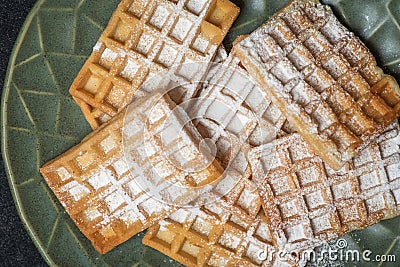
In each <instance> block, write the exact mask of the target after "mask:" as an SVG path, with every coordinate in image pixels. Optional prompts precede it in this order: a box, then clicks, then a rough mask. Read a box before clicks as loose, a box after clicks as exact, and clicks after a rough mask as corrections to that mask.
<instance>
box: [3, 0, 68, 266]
mask: <svg viewBox="0 0 400 267" xmlns="http://www.w3.org/2000/svg"><path fill="white" fill-rule="evenodd" d="M66 1H67V0H66ZM35 2H36V0H0V90H1V91H3V84H4V77H5V75H6V71H7V65H8V60H9V57H10V55H11V51H12V48H13V45H14V43H15V40H16V38H17V36H18V33H19V31H20V29H21V27H22V24H23V23H24V21H25V18H26V16H27V15H28V13H29V11H30V10H31V8H32V7H33V5H34V3H35ZM0 266H47V265H46V263H45V261H44V260H43V259H42V257H41V256H40V254H39V252H38V251H37V249H36V247H35V245H34V244H33V242H32V241H31V239H30V238H29V236H28V234H27V232H26V230H25V228H24V226H23V224H22V222H21V220H20V218H19V216H18V213H17V210H16V208H15V205H14V201H13V198H12V196H11V192H10V188H9V186H8V181H7V177H6V174H5V172H4V164H3V159H2V158H1V159H0Z"/></svg>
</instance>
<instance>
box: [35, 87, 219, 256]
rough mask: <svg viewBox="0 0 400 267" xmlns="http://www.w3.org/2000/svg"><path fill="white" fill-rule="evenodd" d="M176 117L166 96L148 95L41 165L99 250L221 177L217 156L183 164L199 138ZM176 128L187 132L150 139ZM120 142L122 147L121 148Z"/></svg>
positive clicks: (197, 156)
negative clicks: (204, 165) (201, 164)
mask: <svg viewBox="0 0 400 267" xmlns="http://www.w3.org/2000/svg"><path fill="white" fill-rule="evenodd" d="M154 103H156V105H154ZM152 109H153V110H152ZM149 110H152V112H151V113H150V114H147V113H149ZM147 115H149V116H147ZM147 118H148V119H147ZM167 118H169V119H168V120H167ZM170 122H174V123H172V124H168V123H170ZM181 122H182V118H180V117H179V114H178V113H174V112H172V111H171V103H170V100H167V99H166V98H161V96H160V95H159V94H156V95H151V96H149V97H146V98H144V99H142V100H141V102H140V103H137V106H135V109H134V110H132V111H130V112H129V113H128V115H126V116H125V114H124V113H121V114H120V115H118V116H117V117H115V118H114V119H113V120H112V121H111V122H110V123H109V124H108V125H107V126H106V127H104V128H102V129H99V131H96V132H94V133H92V134H91V135H90V136H89V137H87V138H86V139H85V140H84V141H83V142H82V143H81V144H79V145H78V146H76V147H74V148H72V149H71V150H69V151H68V152H66V153H65V154H63V155H62V156H60V157H58V158H56V159H55V160H53V161H51V162H49V163H48V164H46V165H45V166H44V167H43V168H42V169H41V173H42V175H43V177H44V178H45V179H46V182H47V183H48V184H49V186H50V188H51V189H52V190H53V192H54V193H55V195H56V196H57V198H58V199H59V200H60V202H61V204H62V205H63V206H64V207H65V209H66V210H67V212H68V213H69V214H70V216H71V217H72V219H73V220H74V222H75V223H76V224H77V226H78V227H79V229H80V230H81V231H82V232H83V233H84V234H85V235H86V236H87V237H88V238H89V239H90V240H91V241H92V242H93V245H94V247H95V248H96V249H97V250H98V251H99V252H101V253H105V252H107V251H109V250H110V249H112V248H113V247H115V246H116V245H118V244H120V243H122V242H124V241H125V240H127V239H129V238H130V237H132V236H133V235H135V234H136V233H138V232H140V231H142V230H144V229H146V228H147V227H149V226H150V225H151V224H153V223H154V222H156V221H157V220H160V219H162V218H165V217H167V216H168V215H169V214H170V213H172V212H173V211H174V210H176V209H178V207H176V206H175V205H171V204H177V205H178V206H179V205H180V206H181V205H184V204H187V203H188V202H190V201H192V200H194V199H195V198H196V197H197V196H198V195H199V194H200V193H201V192H202V190H206V189H203V188H199V189H197V188H193V187H192V186H193V185H194V186H196V185H198V184H197V183H199V184H200V183H203V182H204V183H208V182H212V181H213V180H215V179H217V178H219V177H220V175H221V169H220V167H219V164H218V163H216V162H212V163H211V164H210V165H209V166H208V167H207V168H204V169H202V170H200V171H198V172H195V171H193V172H192V171H188V169H187V168H186V169H185V166H186V165H191V164H194V165H196V164H197V163H198V162H204V161H206V158H205V156H204V155H202V154H201V152H200V151H199V150H198V148H197V147H196V142H193V141H194V140H199V136H196V135H191V132H195V129H194V127H193V126H190V125H186V126H184V125H182V123H181ZM124 123H125V124H124ZM164 123H166V125H164ZM123 126H125V127H127V128H126V129H125V128H123ZM189 127H193V129H189ZM143 128H144V129H145V130H146V131H148V132H149V133H151V134H146V131H144V130H141V129H143ZM182 128H184V129H187V130H186V131H183V133H182V132H181V134H180V135H174V136H173V138H169V139H168V140H166V139H163V140H164V149H161V147H160V146H159V145H160V144H159V143H158V144H157V143H156V142H154V140H161V139H162V138H163V133H165V132H170V131H171V130H174V129H175V131H177V132H179V131H181V130H182ZM122 129H124V131H123V130H122ZM126 133H129V135H126ZM123 134H124V138H126V141H123V140H122V139H123ZM197 134H198V133H197ZM142 135H143V136H144V137H143V136H142ZM146 136H147V137H146ZM167 137H171V136H170V135H168V136H167ZM149 138H152V139H151V140H150V139H149ZM167 141H168V142H167ZM126 142H127V143H129V144H130V146H129V150H124V149H123V143H124V144H127V143H126ZM178 144H179V145H178ZM178 146H179V147H178ZM165 149H166V150H165ZM177 151H182V153H179V152H177ZM168 155H173V156H171V159H172V158H173V159H174V160H175V161H180V162H181V163H182V164H181V165H179V166H176V165H173V164H171V162H170V161H168V160H166V159H165V156H167V157H168ZM177 186H178V187H177ZM150 193H151V194H150Z"/></svg>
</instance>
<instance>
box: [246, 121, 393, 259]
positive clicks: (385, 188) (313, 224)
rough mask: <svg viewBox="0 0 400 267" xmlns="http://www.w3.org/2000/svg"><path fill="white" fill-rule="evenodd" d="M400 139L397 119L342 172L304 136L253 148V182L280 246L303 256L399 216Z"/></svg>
mask: <svg viewBox="0 0 400 267" xmlns="http://www.w3.org/2000/svg"><path fill="white" fill-rule="evenodd" d="M399 140H400V135H399V125H398V123H397V122H396V123H393V124H392V125H390V126H389V127H388V128H387V129H386V131H385V132H384V133H383V134H382V135H381V136H380V137H379V138H378V139H377V140H376V141H374V142H372V143H371V144H370V146H368V148H366V149H365V150H363V151H362V152H361V154H360V155H358V156H356V157H355V158H354V159H353V160H352V162H350V163H348V164H346V165H345V166H344V167H343V168H342V169H340V170H338V171H334V170H333V169H331V168H330V167H329V166H328V165H327V164H325V163H323V161H322V160H321V158H320V157H318V156H316V155H315V154H313V153H312V152H311V150H310V148H309V146H308V145H307V143H306V142H305V141H304V139H303V138H302V137H301V136H300V135H299V134H292V135H288V136H286V137H282V138H280V139H277V140H276V141H275V142H274V143H271V144H268V145H264V146H260V147H258V148H255V149H254V150H252V151H251V153H250V162H251V166H252V170H253V181H254V182H255V184H256V186H257V188H258V189H259V193H260V197H261V199H262V202H263V207H264V210H265V212H266V215H267V216H268V218H269V219H270V221H271V227H272V232H273V236H274V237H275V238H276V241H277V244H278V246H279V248H280V249H281V250H286V251H289V252H293V251H295V252H298V253H299V254H298V255H300V253H301V251H302V250H304V249H313V248H314V247H316V246H319V245H321V244H322V243H324V242H327V241H330V240H333V239H335V238H337V237H339V236H341V235H344V234H346V233H348V232H350V231H352V230H355V229H363V228H366V227H368V226H370V225H372V224H375V223H377V222H379V221H380V220H383V219H388V218H391V217H394V216H397V215H399V214H400V147H399Z"/></svg>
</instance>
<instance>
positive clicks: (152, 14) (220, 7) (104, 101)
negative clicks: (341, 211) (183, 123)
mask: <svg viewBox="0 0 400 267" xmlns="http://www.w3.org/2000/svg"><path fill="white" fill-rule="evenodd" d="M238 14H239V8H237V7H236V6H235V5H234V4H232V3H231V2H230V1H229V0H189V1H186V0H179V1H178V0H176V1H175V0H153V1H143V0H140V1H133V0H123V1H122V2H121V3H120V4H119V6H118V8H117V10H116V11H115V12H114V14H113V16H112V18H111V20H110V22H109V24H108V26H107V27H106V29H105V30H104V32H103V33H102V35H101V36H100V39H99V40H98V42H97V44H96V46H95V47H94V49H93V52H92V54H91V56H90V57H89V59H88V60H87V61H86V63H85V64H84V66H83V67H82V69H81V71H80V72H79V74H78V76H77V77H76V79H75V81H74V82H73V84H72V86H71V88H70V93H71V94H72V96H73V97H75V98H77V99H80V100H81V101H80V102H81V103H80V105H81V106H86V107H84V111H88V110H96V112H95V113H94V114H96V115H98V114H99V113H100V112H102V113H105V114H107V115H108V116H111V117H112V116H114V115H115V114H117V113H118V112H119V111H121V110H122V109H123V108H124V107H125V106H126V105H128V104H129V103H130V102H131V101H132V100H134V98H137V97H138V95H139V97H140V96H141V95H143V92H140V91H144V92H151V91H153V90H154V89H155V88H157V87H158V83H159V82H160V80H158V79H153V81H152V82H148V83H145V84H144V82H145V81H149V80H151V78H152V77H154V76H155V75H156V74H158V73H160V72H162V71H168V75H165V76H166V77H165V79H168V81H164V82H169V81H170V82H172V83H178V84H180V85H182V86H181V87H180V89H179V90H180V92H179V93H177V92H173V94H171V97H172V98H173V100H174V101H175V102H176V103H180V102H182V101H184V100H186V99H189V98H191V97H193V96H194V94H195V93H196V91H197V88H198V84H197V83H193V81H199V80H201V79H202V78H203V76H204V75H205V74H206V72H207V69H208V64H205V63H204V62H208V63H209V62H211V60H212V59H213V57H214V55H215V53H216V51H217V48H218V46H219V45H220V44H221V42H222V40H223V39H224V37H225V35H226V34H227V32H228V30H229V28H230V27H231V25H232V23H233V21H234V20H235V19H236V17H237V15H238ZM193 62H203V64H199V66H198V68H197V69H196V70H189V71H188V68H184V70H182V68H179V67H176V66H178V65H180V64H185V63H193ZM173 66H174V67H173ZM182 87H183V88H184V89H185V90H184V91H182V90H181V89H182ZM87 107H90V109H88V108H87ZM85 115H86V116H87V117H89V121H92V123H91V124H92V126H96V125H97V123H94V122H93V119H92V118H93V116H92V115H88V114H85Z"/></svg>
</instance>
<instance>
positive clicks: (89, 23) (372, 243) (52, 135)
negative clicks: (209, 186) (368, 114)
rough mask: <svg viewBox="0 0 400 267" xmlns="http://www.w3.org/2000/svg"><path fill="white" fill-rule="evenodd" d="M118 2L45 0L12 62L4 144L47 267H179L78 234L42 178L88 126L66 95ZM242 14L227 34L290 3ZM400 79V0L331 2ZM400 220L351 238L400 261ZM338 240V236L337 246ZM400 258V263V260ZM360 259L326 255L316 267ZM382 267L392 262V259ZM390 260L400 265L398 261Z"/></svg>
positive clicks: (135, 248) (153, 254)
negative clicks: (102, 248)
mask: <svg viewBox="0 0 400 267" xmlns="http://www.w3.org/2000/svg"><path fill="white" fill-rule="evenodd" d="M118 2H119V1H118V0H112V1H111V0H96V1H89V0H69V1H63V0H40V1H38V2H37V3H36V5H35V7H34V8H33V10H32V11H31V13H30V15H29V16H28V18H27V20H26V22H25V24H24V27H23V28H22V30H21V33H20V35H19V38H18V40H17V42H16V44H15V47H14V51H13V54H12V56H11V58H10V63H9V69H8V73H7V76H6V82H5V87H4V90H3V98H2V114H1V115H2V120H1V122H2V125H1V126H2V150H3V157H4V162H5V165H6V166H5V167H6V171H7V174H8V178H9V182H10V187H11V191H12V193H13V196H14V199H15V203H16V206H17V208H18V211H19V213H20V216H21V219H22V221H23V222H24V224H25V226H26V228H27V229H28V232H29V234H30V236H31V238H32V239H33V241H34V242H35V244H36V246H37V247H38V249H39V251H40V252H41V254H42V256H43V257H44V258H45V260H46V261H47V262H48V263H49V264H50V265H60V266H64V265H68V266H88V265H94V264H96V265H98V266H108V265H111V266H160V265H162V266H180V264H178V263H176V262H174V261H173V260H170V259H169V258H168V257H166V256H164V255H162V254H161V253H159V252H157V251H154V250H153V249H151V248H148V247H145V246H143V245H142V244H141V238H142V237H143V233H141V234H138V235H136V236H135V237H133V238H131V239H130V240H129V241H127V242H125V243H124V244H122V245H120V246H119V247H117V248H116V249H114V250H112V251H111V252H110V253H108V254H106V255H100V254H98V253H97V252H96V251H95V250H94V249H93V247H92V246H91V244H90V242H89V241H88V240H87V239H86V238H85V237H84V236H83V235H82V234H81V233H80V232H79V230H78V229H77V227H76V226H75V225H74V223H73V222H72V220H71V219H70V218H69V217H68V215H67V214H66V212H65V211H64V209H63V208H62V207H61V205H60V204H59V203H58V201H57V200H56V198H55V196H54V195H53V193H52V192H51V190H50V189H49V188H48V187H47V185H46V183H45V181H44V180H43V178H42V177H41V175H40V174H39V171H38V170H39V167H40V166H42V165H43V164H44V163H45V162H47V161H48V160H50V159H52V158H54V157H55V156H57V155H59V154H61V153H62V152H63V151H65V150H67V149H68V148H70V147H71V146H73V145H74V144H76V143H78V142H80V140H81V139H82V138H83V137H84V136H86V135H87V134H88V133H89V132H90V127H89V125H88V124H87V122H86V121H85V119H84V117H83V115H82V114H81V112H80V109H79V108H78V106H77V105H76V104H75V103H74V101H73V100H72V98H71V97H70V95H69V93H68V89H69V86H70V84H71V83H72V81H73V79H74V77H75V76H76V74H77V73H78V71H79V69H80V68H81V66H82V65H83V63H84V61H85V60H86V58H87V57H88V55H89V54H90V52H91V49H92V47H93V46H94V44H95V43H96V40H97V39H98V37H99V36H100V34H101V32H102V30H103V29H104V27H105V26H106V24H107V22H108V19H109V18H110V16H111V13H112V11H113V10H114V9H115V8H116V6H117V4H118ZM233 2H235V3H236V4H238V5H239V6H240V7H241V8H242V13H241V15H240V17H239V19H238V20H237V22H236V23H235V25H234V26H233V28H232V30H231V32H230V33H229V35H228V36H227V38H226V40H225V44H226V45H227V46H228V47H229V45H230V44H231V43H232V41H233V40H234V39H235V38H236V36H238V35H240V34H246V33H250V32H251V31H252V30H254V29H255V28H256V27H257V26H259V25H260V24H261V23H262V22H263V21H264V20H265V19H267V18H268V17H270V16H271V15H272V14H273V13H274V12H276V11H277V10H278V9H279V8H281V7H282V6H283V5H284V4H286V3H287V1H275V0H274V1H272V0H234V1H233ZM324 2H325V3H327V4H330V5H331V6H332V7H333V9H334V11H335V13H336V15H337V16H338V17H339V18H340V19H341V21H342V22H343V23H344V24H345V25H346V26H348V27H349V28H350V29H352V30H353V31H354V32H355V33H356V34H357V35H358V36H360V37H361V38H362V39H363V40H364V41H365V42H366V44H367V46H368V47H369V48H370V49H371V50H372V51H373V52H374V54H375V55H376V57H377V60H378V62H379V65H380V66H381V67H383V68H384V69H385V71H387V72H389V73H391V74H393V75H394V76H395V77H396V78H397V80H398V81H400V27H399V24H400V1H399V0H393V1H390V0H342V1H340V0H325V1H324ZM399 234H400V218H396V219H392V220H388V221H385V222H381V223H380V224H378V225H375V226H373V227H370V228H368V229H366V230H363V231H356V232H353V233H351V234H350V235H347V236H346V237H345V240H346V242H347V245H348V247H347V249H358V250H359V251H361V252H362V251H363V250H365V249H369V250H371V251H372V252H373V254H372V255H377V254H382V255H385V254H396V255H397V256H398V257H400V241H399V240H400V238H399ZM333 244H335V242H333ZM398 260H400V259H398ZM327 263H329V264H330V265H349V266H354V265H363V266H377V265H379V263H376V262H370V263H366V262H363V263H356V262H347V263H346V262H345V261H340V260H339V261H335V262H333V261H332V262H329V259H325V260H324V261H321V262H319V263H318V264H317V265H321V266H326V264H327ZM383 265H384V266H390V265H391V264H388V263H385V264H383ZM393 266H398V265H396V264H393Z"/></svg>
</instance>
